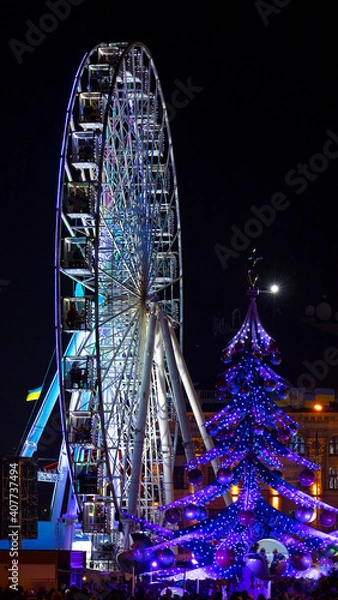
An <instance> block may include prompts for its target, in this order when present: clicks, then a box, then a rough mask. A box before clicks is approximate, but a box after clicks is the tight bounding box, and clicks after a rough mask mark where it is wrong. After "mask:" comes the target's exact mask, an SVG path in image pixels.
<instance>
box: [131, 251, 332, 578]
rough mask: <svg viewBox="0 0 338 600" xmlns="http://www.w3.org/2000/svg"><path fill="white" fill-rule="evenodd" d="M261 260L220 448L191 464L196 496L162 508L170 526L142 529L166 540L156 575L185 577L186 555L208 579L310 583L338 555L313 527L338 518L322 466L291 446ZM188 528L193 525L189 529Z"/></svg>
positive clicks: (217, 434)
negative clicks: (206, 470) (280, 501)
mask: <svg viewBox="0 0 338 600" xmlns="http://www.w3.org/2000/svg"><path fill="white" fill-rule="evenodd" d="M258 260H260V259H259V258H257V257H256V255H253V256H252V258H251V259H250V262H249V268H248V282H249V286H248V292H247V295H248V300H249V306H248V310H247V314H246V317H245V319H244V322H243V324H242V326H241V328H240V329H239V331H238V332H237V333H236V335H235V336H234V337H233V339H232V340H231V341H230V342H229V343H228V345H227V347H226V348H225V349H224V350H223V352H222V361H223V363H224V369H225V370H224V372H222V373H221V374H220V375H219V376H218V378H217V384H216V387H217V394H218V397H219V399H221V400H223V402H224V404H223V406H224V408H222V410H221V411H220V412H218V413H217V414H215V415H214V416H213V417H212V418H211V419H210V420H209V421H207V422H206V423H205V426H206V427H207V431H208V434H209V435H210V436H212V438H213V439H214V447H213V448H212V449H211V450H209V451H206V452H204V453H203V454H202V455H201V456H198V457H196V458H195V459H194V460H191V461H190V462H189V463H188V464H187V471H188V473H187V476H188V479H189V482H190V484H191V485H192V486H193V487H194V490H196V491H194V493H192V494H189V495H188V496H186V497H184V498H181V499H179V500H176V501H175V502H173V503H171V504H170V505H167V506H165V507H162V510H164V511H165V520H166V523H167V524H168V527H162V528H159V527H158V526H155V525H154V526H152V525H151V524H149V523H148V524H147V523H145V522H143V523H142V522H141V521H139V522H140V525H141V526H142V528H143V530H144V529H147V528H148V529H150V530H151V529H152V530H153V532H154V533H156V535H157V536H158V537H157V539H156V540H154V542H155V545H152V547H151V548H147V552H146V556H144V555H143V559H142V560H144V561H145V562H144V569H146V564H147V558H148V559H151V560H152V561H153V563H152V564H153V569H154V570H157V569H158V570H159V574H161V575H163V576H166V577H170V576H171V575H173V574H174V572H177V571H179V570H180V569H179V566H178V565H177V562H175V554H174V552H173V548H174V547H175V546H181V547H183V548H186V549H188V550H189V551H190V552H191V556H192V557H193V560H194V562H195V563H196V565H198V567H203V568H204V571H205V573H206V574H207V575H208V576H209V577H213V578H226V579H234V578H236V577H237V578H238V577H241V576H242V574H243V570H245V569H246V570H247V571H248V572H250V574H251V578H252V577H254V578H258V579H263V580H273V579H275V578H278V577H281V576H282V575H289V576H296V577H299V576H304V577H306V576H308V574H309V569H311V568H313V565H314V564H316V565H317V566H316V569H317V573H322V574H327V572H328V571H329V570H330V565H332V558H334V557H335V556H338V536H336V535H335V533H332V532H330V533H327V532H326V531H321V530H318V529H316V528H314V527H312V526H311V522H312V521H313V520H314V518H315V515H316V511H317V512H319V520H320V523H321V525H322V527H323V528H324V529H325V528H327V529H328V528H332V527H333V526H334V524H335V522H336V514H337V513H338V508H335V507H333V506H330V505H328V504H326V503H324V502H322V501H320V500H319V499H318V498H316V497H313V496H311V495H310V494H308V493H307V491H306V488H307V487H309V486H311V485H312V484H313V483H314V481H315V477H316V471H317V470H319V468H320V467H319V465H317V464H315V463H314V462H312V461H310V460H308V459H307V458H305V457H304V456H300V455H298V454H297V453H296V452H294V451H293V450H292V449H291V448H290V447H289V440H290V439H291V438H292V436H294V435H296V433H297V430H298V428H299V426H298V424H297V422H296V421H295V420H294V419H293V418H292V417H291V416H290V414H288V413H287V412H285V410H284V409H283V408H281V407H280V406H278V400H281V399H285V398H287V397H288V394H289V390H288V387H287V384H286V382H285V380H284V379H283V378H282V377H281V376H279V375H278V374H277V373H276V371H275V368H276V367H277V366H278V365H279V364H280V362H281V355H280V352H279V350H278V346H277V343H276V341H275V340H274V339H273V338H272V337H271V336H270V335H269V334H268V333H267V332H266V331H265V329H264V328H263V326H262V324H261V322H260V319H259V315H258V311H257V298H258V296H259V289H258V288H257V275H256V274H255V273H256V268H257V262H258ZM276 401H277V403H276ZM215 460H216V461H218V465H219V467H218V470H217V471H216V475H215V481H214V482H213V483H211V484H210V485H207V486H204V487H202V485H201V484H202V482H203V475H202V470H201V468H200V467H201V466H202V465H207V464H208V463H211V462H212V461H215ZM288 461H291V462H292V463H294V464H295V465H297V466H298V467H299V486H297V487H295V486H293V485H291V484H290V483H288V482H287V481H285V480H284V478H283V468H284V466H285V464H286V463H287V462H288ZM232 486H237V488H238V490H239V491H238V498H237V500H236V502H231V503H229V504H228V505H227V506H225V507H224V508H223V509H220V510H219V511H218V513H217V514H216V515H212V516H208V506H209V505H210V503H211V502H212V501H213V500H215V499H216V498H222V497H226V495H227V494H229V492H230V491H231V489H232ZM269 488H271V489H272V490H274V491H275V492H276V493H277V494H278V495H279V496H284V497H285V498H287V499H288V501H289V504H290V501H291V503H292V504H293V507H294V509H293V510H292V511H288V514H284V513H283V512H282V511H280V510H279V509H277V508H276V507H274V506H273V505H272V504H271V503H270V502H269V501H268V500H267V499H266V498H265V497H266V496H267V494H266V491H267V490H269ZM264 492H265V493H264ZM182 522H185V523H187V522H188V525H187V526H184V527H182V526H181V523H182ZM189 522H190V524H189ZM172 526H174V528H170V527H172ZM262 540H270V541H271V542H272V543H273V545H274V546H278V549H279V550H282V551H281V552H279V561H276V564H275V565H274V566H273V567H270V568H269V567H268V565H267V563H266V562H265V559H264V556H263V555H262V554H261V553H257V552H256V551H255V550H257V549H258V547H259V544H260V542H261V541H262Z"/></svg>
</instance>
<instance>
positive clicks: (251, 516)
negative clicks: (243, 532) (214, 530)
mask: <svg viewBox="0 0 338 600" xmlns="http://www.w3.org/2000/svg"><path fill="white" fill-rule="evenodd" d="M238 520H239V522H240V524H241V525H245V526H246V527H249V525H252V524H253V523H254V522H255V520H256V517H255V513H254V512H253V511H252V510H240V511H239V513H238Z"/></svg>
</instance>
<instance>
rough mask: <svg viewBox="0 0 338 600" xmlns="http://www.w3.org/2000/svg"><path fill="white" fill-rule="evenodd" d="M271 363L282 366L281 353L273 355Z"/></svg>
mask: <svg viewBox="0 0 338 600" xmlns="http://www.w3.org/2000/svg"><path fill="white" fill-rule="evenodd" d="M270 361H271V364H272V365H280V364H281V362H282V356H281V355H280V353H279V352H276V353H275V354H272V355H271V358H270Z"/></svg>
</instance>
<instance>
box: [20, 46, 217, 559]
mask: <svg viewBox="0 0 338 600" xmlns="http://www.w3.org/2000/svg"><path fill="white" fill-rule="evenodd" d="M55 248H56V253H55V256H56V258H55V274H56V276H55V300H56V302H55V306H56V319H55V320H56V330H57V335H56V350H57V352H56V360H57V371H58V376H57V379H56V380H54V381H53V383H52V386H51V388H50V390H49V392H48V393H47V395H46V397H45V400H44V403H43V405H42V408H41V409H40V412H39V414H38V416H37V418H36V420H35V423H34V425H33V426H32V428H31V430H30V432H29V435H28V437H27V440H26V442H25V444H24V447H23V450H22V455H25V456H28V455H31V454H32V452H33V451H34V449H35V448H36V447H37V442H38V439H39V435H40V433H39V432H40V431H41V430H42V428H43V427H44V426H45V425H46V422H47V417H48V415H49V414H50V411H51V406H52V402H53V401H54V399H55V398H56V397H57V396H58V397H59V400H60V413H61V423H62V431H63V443H62V447H61V452H60V459H59V467H58V477H57V478H56V483H55V488H54V497H53V503H52V519H54V520H55V521H57V520H58V519H59V518H60V516H61V515H62V511H63V510H64V509H63V507H64V504H65V501H66V502H67V507H68V508H67V511H66V517H67V518H66V522H67V523H68V524H69V525H70V527H69V528H68V529H69V531H68V533H66V534H65V541H64V543H63V546H64V547H71V543H72V541H71V540H72V535H71V533H72V524H73V522H74V520H76V519H78V518H79V519H80V521H81V523H82V529H83V532H84V533H86V534H88V535H90V536H91V538H92V542H93V547H95V548H96V549H97V548H98V547H100V548H101V549H102V542H103V540H107V536H108V538H109V539H110V540H111V541H112V542H113V543H114V545H115V547H116V546H119V547H121V546H122V545H123V546H124V547H127V546H128V543H129V533H130V532H131V531H132V529H133V527H134V523H135V518H136V520H137V518H142V519H147V520H149V521H152V522H154V523H158V524H161V522H160V520H161V518H162V517H161V515H162V514H163V513H161V511H158V510H157V509H158V507H160V506H162V505H165V504H168V503H170V502H172V501H173V499H174V484H173V470H174V469H173V468H174V455H175V444H176V439H177V436H178V435H180V437H181V439H182V442H183V446H184V448H185V452H186V458H187V460H191V459H193V457H194V449H193V442H192V437H191V433H190V427H189V422H188V418H187V414H186V400H185V398H184V395H183V389H185V392H186V396H187V399H188V400H189V402H190V405H191V407H192V410H193V412H194V416H195V420H196V421H197V424H198V426H200V431H201V435H202V437H203V439H204V441H205V445H206V447H207V448H210V447H211V446H212V442H211V441H210V438H209V436H208V435H207V434H206V431H205V428H204V427H203V423H204V418H203V416H202V412H201V409H200V406H199V402H198V399H197V396H196V393H195V391H194V389H193V386H192V382H191V380H190V377H189V374H188V372H187V369H186V366H185V362H184V359H183V356H182V352H181V347H182V258H181V231H180V215H179V202H178V192H177V182H176V172H175V164H174V157H173V150H172V142H171V135H170V128H169V121H168V116H167V111H166V106H165V101H164V98H163V93H162V89H161V85H160V82H159V78H158V75H157V71H156V69H155V66H154V62H153V59H152V57H151V55H150V52H149V50H148V49H147V48H146V47H145V46H144V45H143V44H140V43H133V44H125V43H121V44H100V45H98V46H96V47H95V48H94V49H93V50H92V51H91V52H90V53H88V55H86V56H85V57H84V59H83V61H82V63H81V65H80V67H79V70H78V73H77V75H76V77H75V81H74V86H73V89H72V92H71V96H70V101H69V105H68V109H67V117H66V123H65V130H64V138H63V145H62V156H61V163H60V176H59V191H58V202H57V226H56V243H55ZM126 513H127V514H128V515H130V516H131V517H132V519H130V518H127V517H126Z"/></svg>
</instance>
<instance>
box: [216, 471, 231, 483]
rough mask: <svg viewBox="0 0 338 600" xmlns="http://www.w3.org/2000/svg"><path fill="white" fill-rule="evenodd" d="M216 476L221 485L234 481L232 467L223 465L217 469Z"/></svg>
mask: <svg viewBox="0 0 338 600" xmlns="http://www.w3.org/2000/svg"><path fill="white" fill-rule="evenodd" d="M216 478H217V482H218V483H219V484H220V485H227V484H228V483H231V482H232V480H233V473H232V471H231V469H227V468H226V467H221V468H220V469H218V471H217V475H216Z"/></svg>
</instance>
